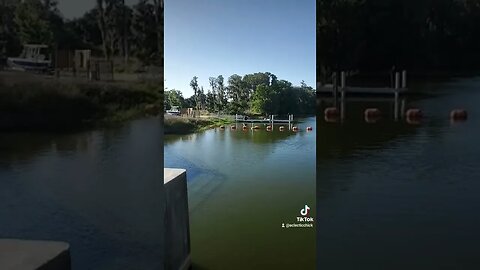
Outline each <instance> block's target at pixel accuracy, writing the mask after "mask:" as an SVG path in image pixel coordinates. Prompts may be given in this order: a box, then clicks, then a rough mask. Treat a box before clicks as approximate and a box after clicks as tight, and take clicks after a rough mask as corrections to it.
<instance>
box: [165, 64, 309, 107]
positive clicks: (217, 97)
mask: <svg viewBox="0 0 480 270" xmlns="http://www.w3.org/2000/svg"><path fill="white" fill-rule="evenodd" d="M209 84H210V85H209V88H208V90H207V92H206V93H205V90H204V87H203V86H200V85H199V84H198V77H193V79H192V80H191V82H190V87H191V88H192V90H193V92H194V94H193V95H192V96H191V97H189V98H184V97H183V95H182V92H181V91H179V90H175V89H172V90H169V91H165V99H164V106H165V109H167V110H168V109H170V108H171V107H172V106H180V107H182V108H188V107H190V108H195V109H196V110H207V111H209V112H212V113H214V112H215V113H217V112H221V113H229V114H256V115H270V114H278V115H286V114H303V115H306V114H312V113H314V112H315V90H314V89H313V88H312V87H310V86H308V85H307V84H305V82H303V81H302V83H301V85H300V86H293V85H292V83H291V82H289V81H286V80H279V79H278V78H277V76H275V75H274V74H272V73H269V72H264V73H262V72H258V73H253V74H247V75H245V76H243V77H242V76H240V75H237V74H234V75H232V76H230V77H229V78H228V79H227V81H226V82H225V80H224V77H223V76H222V75H220V76H218V77H210V78H209Z"/></svg>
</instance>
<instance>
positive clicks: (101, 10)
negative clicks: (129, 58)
mask: <svg viewBox="0 0 480 270" xmlns="http://www.w3.org/2000/svg"><path fill="white" fill-rule="evenodd" d="M104 4H105V2H104V0H97V9H98V18H97V20H98V28H99V29H100V34H101V36H102V48H103V54H104V56H105V58H106V59H110V55H109V53H108V48H107V29H106V28H107V26H106V22H105V7H104Z"/></svg>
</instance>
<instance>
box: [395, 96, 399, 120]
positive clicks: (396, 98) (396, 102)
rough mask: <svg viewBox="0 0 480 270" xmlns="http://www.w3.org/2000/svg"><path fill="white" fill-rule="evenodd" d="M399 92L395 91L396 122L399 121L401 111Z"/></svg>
mask: <svg viewBox="0 0 480 270" xmlns="http://www.w3.org/2000/svg"><path fill="white" fill-rule="evenodd" d="M398 101H399V100H398V91H395V121H397V120H398V109H399V106H398Z"/></svg>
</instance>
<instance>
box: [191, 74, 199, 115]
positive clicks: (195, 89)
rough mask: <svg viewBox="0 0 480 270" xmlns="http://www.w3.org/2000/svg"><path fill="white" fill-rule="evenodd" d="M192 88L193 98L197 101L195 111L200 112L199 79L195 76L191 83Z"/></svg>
mask: <svg viewBox="0 0 480 270" xmlns="http://www.w3.org/2000/svg"><path fill="white" fill-rule="evenodd" d="M190 87H192V90H193V96H194V99H195V109H196V110H197V111H198V110H199V109H200V108H199V105H200V100H199V94H200V88H199V87H198V77H197V76H194V77H193V79H192V80H191V81H190Z"/></svg>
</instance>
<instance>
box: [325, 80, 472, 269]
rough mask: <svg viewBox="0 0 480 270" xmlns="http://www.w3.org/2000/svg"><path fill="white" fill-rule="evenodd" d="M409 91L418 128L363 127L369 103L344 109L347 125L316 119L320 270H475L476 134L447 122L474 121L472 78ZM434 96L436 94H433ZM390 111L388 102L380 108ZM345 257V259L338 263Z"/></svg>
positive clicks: (393, 124)
mask: <svg viewBox="0 0 480 270" xmlns="http://www.w3.org/2000/svg"><path fill="white" fill-rule="evenodd" d="M422 87H423V86H415V87H414V88H413V91H419V92H420V93H423V91H424V92H425V93H427V94H429V95H430V97H429V98H409V99H408V100H407V104H406V105H407V107H415V108H420V109H422V111H424V113H425V117H424V118H423V119H422V121H421V122H419V123H412V122H411V121H410V123H409V121H407V119H401V120H399V121H394V120H392V118H390V119H382V120H380V121H379V122H377V123H375V124H367V123H366V122H365V121H364V119H362V118H363V115H362V111H363V110H364V109H365V108H367V107H369V106H371V104H369V103H362V102H360V103H356V104H355V105H351V106H349V109H348V111H347V118H346V121H345V122H344V123H343V124H340V123H336V124H332V123H326V122H323V121H319V129H320V130H322V131H323V132H319V133H318V138H317V145H318V152H317V192H318V193H317V207H318V209H319V213H322V214H321V215H320V216H319V219H318V221H319V226H321V227H322V230H319V231H318V232H319V233H318V234H317V252H318V267H319V269H472V267H473V266H474V265H478V263H480V261H478V259H477V256H476V255H475V254H474V250H476V248H475V244H474V243H475V242H478V241H479V240H480V234H479V233H477V231H478V230H476V229H475V228H476V227H478V226H479V225H480V216H479V215H476V214H475V213H477V212H478V210H480V209H479V207H480V206H479V205H480V201H479V199H478V196H476V195H475V194H478V192H479V191H480V185H479V184H478V181H476V179H480V170H478V167H475V165H474V164H478V163H479V162H480V160H479V156H478V153H479V152H480V145H479V144H476V143H475V142H476V140H475V139H474V138H476V137H478V136H479V135H480V127H479V125H478V123H479V121H478V120H477V118H476V117H473V116H472V117H471V118H469V119H468V120H467V121H466V122H463V123H456V124H455V125H451V123H450V119H449V113H450V110H452V109H454V108H457V107H460V108H465V109H467V111H468V112H469V113H470V114H471V115H476V116H478V115H479V114H478V113H479V109H478V106H476V105H475V104H478V101H479V100H480V93H479V92H478V91H475V90H474V89H478V87H480V81H479V80H478V79H477V78H475V79H462V80H453V81H449V82H448V83H445V82H441V83H431V84H430V85H429V87H428V88H422ZM432 94H434V95H435V96H433V97H432V96H431V95H432ZM377 106H379V107H380V108H381V109H382V111H386V112H390V111H389V109H390V110H391V105H390V104H383V105H382V104H379V105H377ZM344 258H349V260H344Z"/></svg>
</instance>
